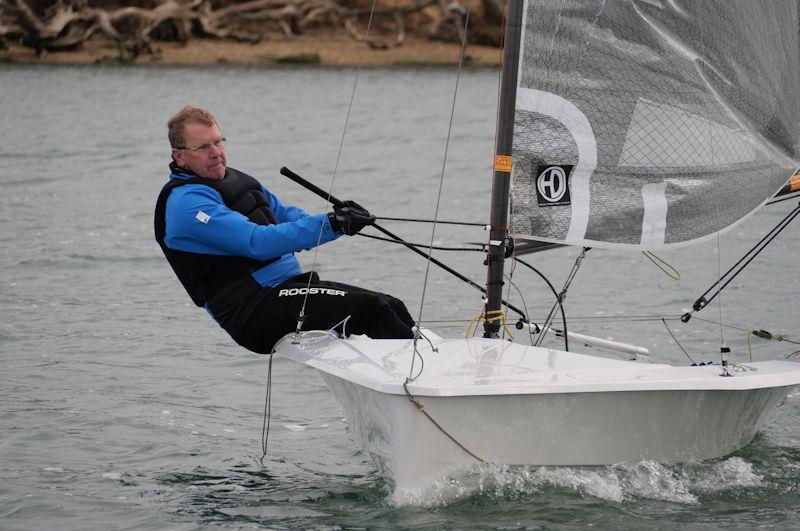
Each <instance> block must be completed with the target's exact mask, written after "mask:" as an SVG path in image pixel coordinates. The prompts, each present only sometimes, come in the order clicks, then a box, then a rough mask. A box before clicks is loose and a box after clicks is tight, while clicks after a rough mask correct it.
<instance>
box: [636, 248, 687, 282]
mask: <svg viewBox="0 0 800 531" xmlns="http://www.w3.org/2000/svg"><path fill="white" fill-rule="evenodd" d="M642 254H643V255H645V256H646V257H647V259H648V260H650V261H651V262H653V263H654V264H655V266H656V267H657V268H659V269H660V270H661V271H663V272H664V274H665V275H667V276H668V277H669V278H671V279H672V280H680V279H681V272H680V271H678V270H677V269H675V267H674V266H673V265H672V264H670V263H669V262H667V261H666V260H664V259H663V258H661V257H660V256H656V255H655V253H652V252H650V251H642Z"/></svg>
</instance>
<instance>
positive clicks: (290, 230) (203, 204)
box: [164, 184, 341, 260]
mask: <svg viewBox="0 0 800 531" xmlns="http://www.w3.org/2000/svg"><path fill="white" fill-rule="evenodd" d="M270 195H271V194H270ZM272 197H274V196H272ZM276 201H277V198H276ZM283 209H284V211H282V215H283V219H286V220H287V221H286V222H283V223H279V224H278V225H258V224H256V223H253V222H251V221H250V220H249V219H247V218H246V217H245V216H243V215H242V214H240V213H239V212H236V211H233V210H231V209H229V208H228V207H227V206H225V203H223V201H222V196H220V195H219V193H218V192H217V191H216V190H214V189H212V188H209V187H208V186H203V185H201V184H187V185H185V186H181V187H180V188H176V189H175V190H173V191H172V193H170V195H169V198H168V199H167V209H166V210H167V211H166V224H167V231H166V232H167V234H166V237H165V239H164V241H165V243H166V244H167V246H168V247H169V248H171V249H175V250H176V251H188V252H192V253H202V254H215V255H226V256H244V257H247V258H254V259H256V260H269V259H270V258H277V257H279V256H283V255H285V254H288V253H293V252H297V251H301V250H304V249H311V248H313V247H315V246H316V245H317V243H320V244H322V243H326V242H329V241H332V240H335V239H336V238H338V237H339V236H341V233H337V232H334V231H333V229H332V228H331V224H330V221H328V217H327V216H326V215H325V214H320V215H317V216H309V215H308V214H306V213H305V212H303V211H302V210H301V209H299V208H294V207H283ZM298 212H299V213H302V215H298ZM276 216H278V214H277V212H276ZM278 217H279V220H280V219H281V216H278ZM290 218H291V219H294V220H292V221H289V219H290ZM320 230H322V234H321V235H320Z"/></svg>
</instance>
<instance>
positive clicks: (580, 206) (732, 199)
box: [510, 0, 800, 249]
mask: <svg viewBox="0 0 800 531" xmlns="http://www.w3.org/2000/svg"><path fill="white" fill-rule="evenodd" d="M522 31H523V33H522V44H521V46H520V66H519V76H518V85H517V95H516V110H515V118H514V140H513V161H514V164H513V170H512V180H513V186H512V192H511V213H510V225H511V231H512V233H513V235H514V237H516V238H518V239H520V238H522V239H524V238H530V239H536V240H543V241H551V242H559V243H567V244H573V245H586V246H605V247H618V248H631V249H659V248H665V247H672V246H677V245H680V244H684V243H686V242H692V241H697V240H700V239H703V238H704V237H706V236H708V235H710V234H713V233H715V232H717V231H720V230H723V229H725V228H727V227H730V226H731V225H733V224H735V223H736V222H737V221H738V220H740V219H742V218H744V217H746V216H747V215H748V214H749V213H751V212H753V211H754V210H755V209H756V208H758V207H759V206H760V205H761V204H763V203H764V201H766V200H767V199H768V198H769V197H771V196H772V195H773V194H774V193H775V192H776V190H778V189H779V188H780V187H781V186H782V185H783V184H784V183H786V181H787V179H788V178H789V177H790V176H791V175H792V173H793V171H794V170H795V169H796V168H797V165H798V158H800V146H799V145H798V142H799V141H800V76H799V75H798V71H800V68H799V67H800V54H799V53H798V5H797V1H796V0H770V1H769V2H754V1H752V0H703V1H696V0H607V1H595V0H591V1H590V0H536V1H526V2H525V4H524V18H523V29H522Z"/></svg>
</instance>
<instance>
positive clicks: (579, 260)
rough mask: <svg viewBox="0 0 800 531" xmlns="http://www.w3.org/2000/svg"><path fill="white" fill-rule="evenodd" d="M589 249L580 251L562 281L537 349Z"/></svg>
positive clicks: (540, 334)
mask: <svg viewBox="0 0 800 531" xmlns="http://www.w3.org/2000/svg"><path fill="white" fill-rule="evenodd" d="M589 249H591V248H590V247H583V248H582V249H581V252H580V254H578V257H577V258H576V259H575V263H574V264H573V265H572V269H571V270H570V272H569V274H568V275H567V280H565V281H564V287H563V288H561V292H560V293H559V294H558V298H557V300H556V302H555V304H553V307H552V308H550V313H548V314H547V319H546V320H545V322H544V325H543V326H542V331H541V332H540V333H539V337H538V338H537V339H536V346H537V347H539V346H541V345H542V341H544V336H545V335H546V334H547V331H548V330H549V329H550V325H551V324H552V323H553V318H554V317H555V313H556V308H558V306H559V304H563V302H564V298H565V297H566V296H567V290H568V289H569V286H570V284H572V281H573V279H574V278H575V275H576V274H578V269H580V267H581V264H582V263H583V259H584V258H586V253H587V252H588V251H589Z"/></svg>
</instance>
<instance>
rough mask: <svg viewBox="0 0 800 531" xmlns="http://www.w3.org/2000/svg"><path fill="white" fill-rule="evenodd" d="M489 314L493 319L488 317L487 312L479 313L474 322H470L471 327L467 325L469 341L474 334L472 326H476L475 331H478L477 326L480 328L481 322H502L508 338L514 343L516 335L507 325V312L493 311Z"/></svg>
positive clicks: (473, 319)
mask: <svg viewBox="0 0 800 531" xmlns="http://www.w3.org/2000/svg"><path fill="white" fill-rule="evenodd" d="M489 314H490V315H491V316H492V317H486V313H485V312H481V313H479V314H478V315H476V316H475V317H473V318H472V320H471V321H470V322H469V325H467V334H466V337H467V339H469V338H470V336H472V334H473V331H472V325H475V329H476V330H477V326H478V325H477V323H480V322H484V323H494V322H496V321H500V322H501V324H502V325H503V329H504V330H505V331H506V334H508V336H509V337H510V338H511V340H512V341H513V340H514V335H513V334H512V333H511V330H510V329H509V328H508V323H506V312H504V311H503V310H492V311H490V312H489Z"/></svg>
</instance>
